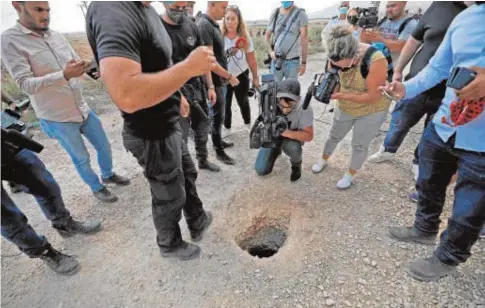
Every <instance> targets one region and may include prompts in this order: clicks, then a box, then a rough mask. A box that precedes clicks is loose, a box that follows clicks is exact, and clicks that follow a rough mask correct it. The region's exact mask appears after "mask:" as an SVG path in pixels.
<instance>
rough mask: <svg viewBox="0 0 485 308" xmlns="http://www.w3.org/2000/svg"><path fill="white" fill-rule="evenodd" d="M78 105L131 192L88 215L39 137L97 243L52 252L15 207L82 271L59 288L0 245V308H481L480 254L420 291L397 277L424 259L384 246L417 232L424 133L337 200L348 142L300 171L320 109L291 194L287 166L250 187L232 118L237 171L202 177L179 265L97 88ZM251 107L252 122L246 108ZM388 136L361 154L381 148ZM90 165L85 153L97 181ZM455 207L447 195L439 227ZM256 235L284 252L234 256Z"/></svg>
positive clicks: (63, 162)
mask: <svg viewBox="0 0 485 308" xmlns="http://www.w3.org/2000/svg"><path fill="white" fill-rule="evenodd" d="M322 66H323V61H322V60H321V55H317V56H314V57H313V58H312V60H311V65H310V66H309V69H310V72H308V73H307V75H306V76H305V78H304V79H303V84H304V88H306V86H307V85H308V83H309V81H310V79H311V78H312V73H313V72H315V71H316V70H317V69H318V68H321V67H322ZM85 97H86V99H87V101H88V103H90V104H91V106H94V107H95V109H96V110H97V111H98V112H99V113H100V117H101V119H102V121H103V124H104V127H105V129H106V131H107V133H108V135H109V139H110V140H111V145H112V148H113V153H114V158H115V166H116V170H118V171H119V172H121V173H123V174H125V175H128V176H129V177H130V178H131V179H132V184H131V186H129V187H123V188H120V187H114V188H113V191H114V192H115V193H117V194H118V195H119V196H120V200H119V202H117V203H115V204H109V205H107V204H102V203H99V202H97V201H96V200H95V199H94V198H93V196H92V195H91V193H90V191H89V189H88V188H87V187H86V185H84V184H83V183H82V182H81V180H80V178H79V176H78V175H77V173H76V171H75V169H74V167H73V165H72V163H71V162H70V160H69V158H68V156H67V154H66V153H65V152H64V151H63V150H62V149H61V148H60V146H59V145H58V144H57V143H56V142H55V141H53V140H50V139H47V138H46V137H45V135H43V134H42V133H40V132H38V133H37V134H36V137H35V138H36V139H37V140H39V141H41V142H42V143H43V144H44V145H45V146H46V149H45V150H44V151H43V153H42V154H41V157H42V159H43V161H44V162H45V164H46V165H47V167H48V168H49V169H50V170H51V172H52V173H53V174H54V176H55V177H56V179H57V181H58V182H59V184H60V186H61V188H62V191H63V195H64V199H65V202H66V204H67V206H68V207H69V209H70V210H71V211H72V213H73V215H75V216H76V217H80V218H84V217H100V218H103V219H104V230H103V231H102V232H100V233H98V234H96V235H94V236H90V237H83V236H76V237H74V238H71V239H62V238H61V237H60V236H59V235H58V234H57V233H56V232H54V231H53V229H52V228H51V227H50V224H49V222H48V221H47V220H46V219H45V217H44V216H43V215H42V213H41V211H40V210H39V208H38V206H37V205H36V203H35V202H34V199H33V198H32V197H30V196H28V195H25V194H19V195H15V196H14V197H13V198H14V200H15V201H16V202H17V204H18V205H19V207H20V208H21V209H22V210H23V211H24V212H25V213H26V214H27V216H28V217H29V220H30V223H31V224H32V226H33V227H34V228H35V229H36V230H37V231H38V232H39V233H42V234H45V235H46V236H47V237H48V239H49V241H50V242H51V243H52V244H53V245H54V247H56V248H58V249H62V250H63V251H65V252H66V253H69V254H73V255H76V256H77V257H78V259H79V261H80V262H81V265H82V268H81V271H80V272H79V273H78V274H77V275H75V276H73V277H61V276H57V275H55V274H54V273H52V272H51V271H50V270H49V269H48V268H46V267H45V266H43V264H42V263H41V262H40V261H38V260H31V259H29V258H28V257H26V256H24V255H22V254H19V253H18V250H17V249H16V247H15V246H13V245H12V244H10V243H8V242H7V241H5V240H3V239H2V282H1V283H2V284H1V286H2V297H1V300H2V307H6V308H7V307H48V308H68V307H90V308H91V307H92V308H95V307H113V308H114V307H116V308H121V307H124V308H128V307H227V308H233V307H300V308H303V307H459V308H462V307H481V306H483V307H485V243H484V242H483V241H482V242H480V243H477V245H475V247H474V248H473V256H472V257H471V258H470V259H469V261H468V262H467V263H466V264H464V265H462V266H461V267H460V268H459V270H458V271H457V272H456V273H455V274H454V275H452V276H450V277H447V278H444V279H442V280H441V281H439V282H437V283H420V282H417V281H414V280H413V279H411V278H410V277H408V276H407V274H406V273H405V267H406V265H407V263H408V262H409V261H410V260H412V259H414V258H418V257H424V256H428V255H430V254H431V252H432V251H433V247H426V246H420V245H413V244H402V243H396V242H394V241H393V240H391V239H389V238H388V237H387V233H386V230H387V227H388V226H390V225H395V224H410V223H412V221H413V214H414V209H415V204H413V203H411V202H410V201H409V200H408V199H407V197H406V195H407V193H408V192H409V191H410V190H411V189H412V186H413V182H412V174H411V168H410V167H411V166H410V162H411V159H412V153H413V150H414V146H415V145H416V143H417V141H418V140H419V136H420V132H421V131H422V126H418V127H416V128H415V129H413V131H412V132H411V133H410V134H409V136H408V137H407V139H406V141H405V143H404V145H403V147H402V149H401V150H400V152H399V154H398V155H397V158H396V160H395V161H394V162H391V163H385V164H380V165H372V164H366V165H365V167H364V168H363V170H362V171H361V172H360V173H359V175H358V177H357V179H356V183H355V185H354V186H353V187H352V188H351V189H349V190H347V191H338V190H337V189H336V188H335V184H336V182H337V181H338V180H339V179H340V177H341V176H342V174H343V173H344V172H345V169H346V167H347V163H348V160H349V150H350V136H348V137H347V138H346V139H345V141H344V142H342V144H341V145H340V147H339V149H338V150H337V152H336V153H335V155H334V157H333V158H332V160H331V164H330V166H329V167H328V168H327V169H326V170H325V171H324V172H323V173H321V174H319V175H314V174H312V173H311V171H310V168H311V165H312V163H313V162H314V161H315V160H316V159H317V158H318V156H319V155H320V153H321V148H322V146H323V142H324V140H325V138H326V137H327V135H328V131H329V128H330V125H329V124H330V123H331V118H332V114H331V113H328V112H327V113H323V111H324V110H325V106H323V105H317V104H316V103H314V105H313V106H314V109H315V117H316V118H317V119H318V121H317V122H315V129H316V136H315V140H314V141H313V142H311V143H309V144H307V145H306V146H305V149H304V169H305V172H304V175H303V179H302V180H301V181H300V182H298V183H296V184H291V183H290V181H289V176H290V168H289V167H290V164H289V161H288V159H287V158H285V157H283V158H280V159H279V160H278V161H277V164H276V166H275V169H274V171H273V173H272V174H271V175H269V176H268V177H265V178H260V177H257V176H256V175H255V173H254V171H253V164H254V160H255V157H256V151H253V150H249V148H248V133H247V131H246V130H245V128H244V126H243V125H242V121H241V120H240V114H239V112H238V111H236V110H235V114H234V119H235V120H236V125H235V127H234V128H233V132H232V134H231V135H230V136H229V137H228V138H229V139H230V140H232V141H234V142H235V144H236V147H235V148H234V149H231V150H229V153H230V154H231V155H233V156H234V157H235V158H236V159H237V165H236V166H233V167H226V166H223V167H222V172H221V173H219V174H212V173H207V172H201V173H200V174H199V179H198V182H197V183H198V190H199V194H200V196H201V198H202V200H203V201H204V203H205V206H206V207H207V209H210V210H212V212H213V213H214V219H215V220H214V224H213V226H212V228H211V230H210V231H209V232H208V233H207V235H206V237H205V238H204V240H203V241H202V242H201V247H202V249H203V253H202V255H201V258H200V259H198V260H195V261H191V262H186V263H183V262H177V261H172V260H165V259H162V258H161V257H160V255H159V252H158V249H157V245H156V243H155V232H154V228H153V223H152V220H151V209H150V195H149V188H148V185H147V182H146V180H145V179H144V177H143V175H142V172H141V170H140V168H139V167H138V166H137V164H136V161H135V160H134V159H133V158H132V157H131V156H130V155H129V154H128V153H126V152H125V150H124V149H123V146H122V143H121V136H120V131H121V124H122V121H121V117H120V115H119V112H118V111H117V110H116V109H115V108H114V106H113V105H112V104H111V102H110V100H109V97H108V96H107V95H106V93H105V92H104V90H103V88H102V86H99V85H96V86H93V85H92V84H91V85H89V87H88V89H86V91H85ZM251 104H252V107H253V114H256V112H257V110H256V109H257V108H256V106H257V103H256V101H252V103H251ZM235 109H237V108H236V107H235ZM387 126H388V124H387V123H386V124H384V126H383V127H382V131H381V132H380V133H379V135H378V136H377V137H376V139H375V140H374V141H373V143H372V146H371V152H374V151H375V150H376V149H377V148H378V147H379V145H380V143H381V142H382V139H383V137H384V134H385V132H384V131H385V130H386V129H387ZM89 148H90V151H92V148H91V147H89ZM95 157H96V156H95V154H94V152H92V161H93V162H92V163H93V166H95V168H97V163H96V159H95ZM452 200H453V195H452V191H451V189H450V192H449V197H448V202H447V206H446V210H445V212H444V213H443V219H444V222H443V227H445V224H446V218H447V217H448V216H449V214H450V207H451V202H452ZM183 224H184V223H183ZM184 225H185V224H184ZM264 226H272V227H278V228H280V229H281V230H284V231H286V232H287V239H286V241H285V243H284V245H283V247H282V248H281V249H280V250H279V251H278V253H277V254H275V255H274V256H273V257H271V258H267V259H259V258H256V257H252V256H251V255H249V254H248V253H247V252H245V251H243V250H241V249H240V248H239V246H238V243H240V242H241V241H243V240H244V239H245V236H247V235H251V234H253V233H255V232H256V231H257V230H259V229H260V228H261V227H264ZM184 236H185V237H188V232H187V231H186V230H185V227H184Z"/></svg>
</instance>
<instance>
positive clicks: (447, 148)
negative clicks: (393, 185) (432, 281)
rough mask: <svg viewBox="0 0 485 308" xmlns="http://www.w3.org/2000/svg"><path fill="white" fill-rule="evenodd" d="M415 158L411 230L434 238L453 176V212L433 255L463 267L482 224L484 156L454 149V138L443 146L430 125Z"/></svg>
mask: <svg viewBox="0 0 485 308" xmlns="http://www.w3.org/2000/svg"><path fill="white" fill-rule="evenodd" d="M419 158H420V164H419V178H418V181H417V183H416V189H417V191H418V193H419V198H418V207H417V210H416V217H415V220H414V227H415V229H416V230H417V231H418V232H419V233H422V234H423V235H435V234H438V230H439V225H440V215H441V213H442V211H443V205H444V202H445V197H446V187H447V186H448V184H449V183H450V181H451V177H452V176H453V174H455V172H457V175H458V178H457V182H456V187H455V201H454V203H453V212H452V214H451V218H450V219H449V220H448V227H447V229H446V230H445V231H444V232H443V233H442V235H441V242H440V245H439V247H438V248H437V250H436V251H435V254H436V256H437V257H438V258H439V259H440V260H441V261H442V262H444V263H446V264H450V265H457V264H459V263H463V262H465V261H466V260H467V259H468V257H470V255H471V254H470V249H471V247H472V246H473V244H474V243H475V242H476V241H477V239H478V236H479V233H480V230H482V228H483V226H484V224H485V153H479V152H472V151H465V150H460V149H455V148H454V137H452V138H450V140H449V141H448V142H447V143H445V142H443V141H442V140H441V138H440V137H439V135H438V134H437V133H436V130H435V125H434V124H433V123H430V124H429V125H428V127H427V128H426V131H425V132H424V134H423V138H422V139H421V143H420V147H419Z"/></svg>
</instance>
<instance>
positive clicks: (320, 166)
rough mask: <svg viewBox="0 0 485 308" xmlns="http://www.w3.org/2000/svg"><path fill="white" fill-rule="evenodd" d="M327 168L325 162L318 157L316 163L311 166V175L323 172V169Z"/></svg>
mask: <svg viewBox="0 0 485 308" xmlns="http://www.w3.org/2000/svg"><path fill="white" fill-rule="evenodd" d="M326 166H327V161H326V160H325V159H323V158H321V157H320V159H319V160H318V162H317V163H316V164H315V165H313V166H312V172H313V173H320V172H322V171H323V169H324V168H325V167H326Z"/></svg>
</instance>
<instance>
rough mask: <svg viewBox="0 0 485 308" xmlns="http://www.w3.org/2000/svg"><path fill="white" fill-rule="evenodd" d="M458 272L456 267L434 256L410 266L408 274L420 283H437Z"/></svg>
mask: <svg viewBox="0 0 485 308" xmlns="http://www.w3.org/2000/svg"><path fill="white" fill-rule="evenodd" d="M454 271H456V266H454V265H448V264H445V263H443V262H441V261H440V260H439V259H438V257H436V256H435V255H434V254H433V256H432V257H431V258H426V259H419V260H416V261H414V262H411V263H410V264H409V265H408V268H407V272H408V274H409V275H410V276H411V277H413V278H414V279H416V280H419V281H437V280H439V279H440V278H442V277H445V276H447V275H449V274H451V273H453V272H454Z"/></svg>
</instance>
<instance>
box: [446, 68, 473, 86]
mask: <svg viewBox="0 0 485 308" xmlns="http://www.w3.org/2000/svg"><path fill="white" fill-rule="evenodd" d="M476 77H477V73H476V72H475V71H472V70H471V69H469V68H466V67H455V68H453V69H452V70H451V74H450V77H449V78H448V81H447V82H446V86H447V87H450V88H453V89H455V90H461V89H463V88H464V87H466V86H467V85H468V84H469V83H470V82H472V81H473V80H474V79H475V78H476Z"/></svg>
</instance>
